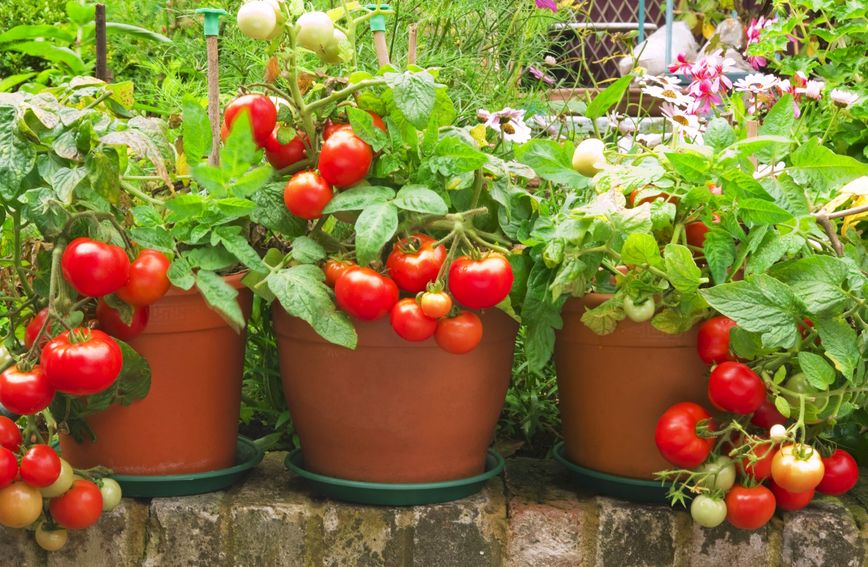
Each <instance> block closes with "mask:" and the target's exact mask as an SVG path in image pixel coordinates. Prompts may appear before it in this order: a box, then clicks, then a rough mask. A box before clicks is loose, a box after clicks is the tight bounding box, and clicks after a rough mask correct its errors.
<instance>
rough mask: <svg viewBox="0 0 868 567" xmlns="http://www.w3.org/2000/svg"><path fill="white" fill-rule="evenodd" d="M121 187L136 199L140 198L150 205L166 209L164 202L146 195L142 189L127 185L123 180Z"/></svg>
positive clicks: (130, 184)
mask: <svg viewBox="0 0 868 567" xmlns="http://www.w3.org/2000/svg"><path fill="white" fill-rule="evenodd" d="M121 187H123V188H124V190H125V191H126V192H127V193H129V194H130V195H132V196H134V197H138V198H139V199H141V200H142V201H145V202H148V203H150V204H152V205H155V206H157V207H165V206H166V204H165V203H163V201H161V200H160V199H157V198H156V197H153V196H151V195H148V194H147V193H145V192H144V191H142V190H141V189H139V188H137V187H135V186H134V185H133V184H132V183H127V182H126V181H123V180H122V181H121Z"/></svg>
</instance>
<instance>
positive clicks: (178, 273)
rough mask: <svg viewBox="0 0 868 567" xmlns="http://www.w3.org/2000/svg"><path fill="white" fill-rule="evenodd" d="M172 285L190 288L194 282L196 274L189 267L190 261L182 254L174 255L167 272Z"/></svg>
mask: <svg viewBox="0 0 868 567" xmlns="http://www.w3.org/2000/svg"><path fill="white" fill-rule="evenodd" d="M166 275H168V276H169V281H170V282H172V285H174V286H175V287H179V288H181V289H184V290H186V289H190V288H191V287H193V286H194V285H195V284H196V276H194V275H193V270H192V268H190V263H189V262H187V260H186V259H185V258H184V257H183V256H175V259H174V260H172V265H171V266H169V271H168V272H167V274H166Z"/></svg>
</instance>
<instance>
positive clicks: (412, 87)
mask: <svg viewBox="0 0 868 567" xmlns="http://www.w3.org/2000/svg"><path fill="white" fill-rule="evenodd" d="M384 77H385V79H386V83H387V84H388V85H389V86H390V87H392V91H393V95H394V100H395V106H397V107H398V110H400V111H401V114H403V115H404V118H406V119H407V121H408V122H410V124H412V125H413V126H415V127H416V129H417V130H424V129H425V126H426V125H427V124H428V118H429V117H430V116H431V113H432V111H433V110H434V101H435V98H436V96H437V93H436V89H437V83H435V82H434V77H433V76H431V74H430V73H428V72H427V71H423V72H420V73H411V72H409V71H408V72H405V73H401V74H397V73H386V74H385V75H384Z"/></svg>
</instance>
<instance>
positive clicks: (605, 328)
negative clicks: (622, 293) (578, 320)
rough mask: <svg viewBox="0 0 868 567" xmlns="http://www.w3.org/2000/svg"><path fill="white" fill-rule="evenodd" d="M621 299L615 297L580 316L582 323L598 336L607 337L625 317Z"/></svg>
mask: <svg viewBox="0 0 868 567" xmlns="http://www.w3.org/2000/svg"><path fill="white" fill-rule="evenodd" d="M622 301H623V300H622V299H621V298H620V297H619V296H615V297H613V298H612V299H609V300H607V301H604V302H603V303H601V304H599V305H597V306H596V307H594V308H593V309H588V310H587V311H585V312H584V313H583V314H582V323H584V324H585V325H586V326H587V327H588V328H589V329H591V330H592V331H594V332H595V333H597V334H598V335H608V334H609V333H611V332H613V331H614V330H615V328H616V327H617V326H618V322H619V321H622V320H623V319H624V317H625V314H624V308H623V303H622Z"/></svg>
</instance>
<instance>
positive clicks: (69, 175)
mask: <svg viewBox="0 0 868 567" xmlns="http://www.w3.org/2000/svg"><path fill="white" fill-rule="evenodd" d="M85 177H87V168H84V167H76V168H73V169H70V168H68V167H61V168H60V169H58V170H57V171H55V172H54V175H52V176H51V186H52V188H54V191H55V194H56V195H57V198H58V199H59V200H60V201H61V202H62V203H64V204H66V205H70V204H72V192H73V191H75V188H76V187H78V184H79V183H81V181H82V179H84V178H85Z"/></svg>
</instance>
